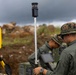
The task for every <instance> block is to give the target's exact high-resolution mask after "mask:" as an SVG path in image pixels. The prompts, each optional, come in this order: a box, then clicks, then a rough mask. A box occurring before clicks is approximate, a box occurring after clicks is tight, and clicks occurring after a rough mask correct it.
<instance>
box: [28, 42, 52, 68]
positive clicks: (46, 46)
mask: <svg viewBox="0 0 76 75" xmlns="http://www.w3.org/2000/svg"><path fill="white" fill-rule="evenodd" d="M50 50H52V49H51V48H50V46H49V44H48V42H46V43H45V44H44V45H43V46H41V47H40V48H39V49H38V50H37V57H38V59H39V57H40V55H41V54H42V53H48V52H49V51H50ZM28 61H29V62H30V64H31V65H32V67H33V68H35V67H36V65H35V52H34V53H32V54H31V55H30V56H29V57H28Z"/></svg>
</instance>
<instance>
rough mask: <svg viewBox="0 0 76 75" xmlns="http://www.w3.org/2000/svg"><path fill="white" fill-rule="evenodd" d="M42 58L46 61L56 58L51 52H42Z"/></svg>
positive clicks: (52, 60)
mask: <svg viewBox="0 0 76 75" xmlns="http://www.w3.org/2000/svg"><path fill="white" fill-rule="evenodd" d="M41 58H42V60H43V62H44V63H48V62H54V59H53V57H52V55H51V54H50V53H46V54H41Z"/></svg>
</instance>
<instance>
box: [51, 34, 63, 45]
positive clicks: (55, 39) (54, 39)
mask: <svg viewBox="0 0 76 75" xmlns="http://www.w3.org/2000/svg"><path fill="white" fill-rule="evenodd" d="M51 39H52V40H53V41H55V42H56V43H57V44H58V45H61V44H62V39H61V37H60V36H58V35H54V36H52V37H51Z"/></svg>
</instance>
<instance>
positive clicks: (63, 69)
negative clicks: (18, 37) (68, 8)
mask: <svg viewBox="0 0 76 75" xmlns="http://www.w3.org/2000/svg"><path fill="white" fill-rule="evenodd" d="M72 33H73V34H74V33H76V23H73V22H72V23H66V24H64V25H63V26H62V27H61V33H60V36H64V35H66V34H72ZM46 75H76V40H74V41H72V42H71V43H69V44H68V47H67V48H66V49H64V50H63V52H62V53H61V56H60V59H59V63H58V65H57V67H56V69H55V70H54V71H49V70H48V72H47V74H46Z"/></svg>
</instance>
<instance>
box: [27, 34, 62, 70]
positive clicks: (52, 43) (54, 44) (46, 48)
mask: <svg viewBox="0 0 76 75" xmlns="http://www.w3.org/2000/svg"><path fill="white" fill-rule="evenodd" d="M61 43H62V41H61V38H60V37H59V36H58V35H55V36H53V37H51V39H50V40H49V41H47V42H46V43H45V44H44V45H43V46H41V47H40V48H39V49H38V50H37V51H38V52H37V53H38V59H39V60H40V64H41V66H42V67H44V68H46V65H45V64H43V61H42V59H41V58H40V56H41V54H46V53H49V52H50V53H52V50H53V49H56V48H58V47H59V46H60V45H61ZM28 61H29V62H30V64H31V65H32V67H33V68H35V67H36V65H35V53H33V54H31V55H30V56H29V57H28ZM48 67H49V66H48ZM46 69H47V68H46Z"/></svg>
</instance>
